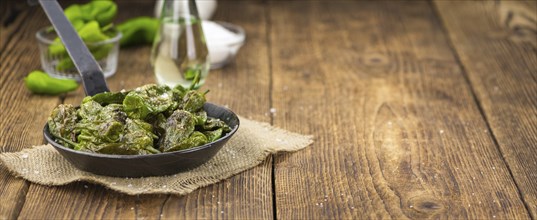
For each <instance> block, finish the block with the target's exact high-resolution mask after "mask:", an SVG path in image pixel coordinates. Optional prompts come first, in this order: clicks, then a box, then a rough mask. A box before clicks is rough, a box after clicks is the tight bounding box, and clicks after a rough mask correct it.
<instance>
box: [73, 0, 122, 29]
mask: <svg viewBox="0 0 537 220" xmlns="http://www.w3.org/2000/svg"><path fill="white" fill-rule="evenodd" d="M64 13H65V16H66V17H67V19H69V21H71V22H72V23H73V22H79V21H82V22H84V23H86V22H89V21H97V22H99V24H100V25H101V26H105V25H107V24H110V23H111V22H112V20H114V17H115V16H116V14H117V5H116V3H115V2H113V1H104V0H93V1H91V2H89V3H86V4H83V5H79V4H72V5H70V6H69V7H67V8H66V9H65V10H64Z"/></svg>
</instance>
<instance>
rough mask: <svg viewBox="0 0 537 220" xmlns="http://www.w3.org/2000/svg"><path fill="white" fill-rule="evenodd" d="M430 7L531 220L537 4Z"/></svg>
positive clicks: (536, 190)
mask: <svg viewBox="0 0 537 220" xmlns="http://www.w3.org/2000/svg"><path fill="white" fill-rule="evenodd" d="M436 6H437V8H438V12H439V14H440V16H441V18H442V20H443V22H444V24H445V26H446V29H447V30H448V32H449V37H450V39H451V41H452V42H453V45H454V48H455V49H456V51H457V54H458V55H459V57H460V62H461V63H462V65H463V66H464V68H465V70H466V74H467V75H468V78H469V81H470V83H471V85H472V87H473V89H474V92H475V95H476V97H477V99H478V101H479V103H480V106H481V108H482V110H483V112H484V114H485V116H486V118H487V121H488V123H489V126H490V129H491V130H492V133H493V134H494V137H495V138H496V140H497V142H498V144H499V147H500V149H501V152H502V155H503V158H504V159H505V161H506V162H507V164H508V165H509V168H510V170H511V173H512V175H513V177H514V179H515V182H516V183H517V185H518V188H519V190H520V193H521V195H522V197H523V199H524V201H525V203H526V206H527V207H528V208H529V210H530V211H531V215H532V217H533V218H534V219H535V218H537V184H536V183H537V174H536V173H535V171H536V170H537V162H536V161H537V148H535V147H536V146H537V2H536V1H502V2H492V1H484V2H450V1H436ZM460 21H473V22H460Z"/></svg>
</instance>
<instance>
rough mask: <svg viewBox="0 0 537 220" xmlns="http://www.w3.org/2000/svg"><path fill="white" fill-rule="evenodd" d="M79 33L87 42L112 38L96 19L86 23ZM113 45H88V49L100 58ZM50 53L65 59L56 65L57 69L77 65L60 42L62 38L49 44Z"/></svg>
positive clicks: (96, 57)
mask: <svg viewBox="0 0 537 220" xmlns="http://www.w3.org/2000/svg"><path fill="white" fill-rule="evenodd" d="M78 35H79V36H80V38H81V39H82V40H83V41H84V42H85V43H86V44H87V43H90V44H91V43H96V42H100V41H105V40H108V39H110V37H109V36H108V35H106V34H105V33H103V32H102V30H101V27H100V26H99V23H98V22H96V21H90V22H88V23H86V24H85V25H84V26H83V27H82V28H81V29H80V30H79V31H78ZM112 47H113V46H112V45H111V44H104V45H99V46H88V49H89V50H90V52H91V53H92V54H93V56H94V57H95V59H97V60H99V59H102V58H104V57H106V56H107V55H108V52H109V51H110V50H111V49H112ZM49 55H50V56H59V57H63V59H61V60H60V61H59V62H58V64H57V65H56V69H57V70H60V71H64V70H67V69H70V68H74V67H75V66H74V63H73V61H72V60H71V58H70V57H69V56H68V54H67V50H66V49H65V47H64V46H63V44H62V43H61V42H60V40H55V42H54V43H53V44H51V45H50V46H49Z"/></svg>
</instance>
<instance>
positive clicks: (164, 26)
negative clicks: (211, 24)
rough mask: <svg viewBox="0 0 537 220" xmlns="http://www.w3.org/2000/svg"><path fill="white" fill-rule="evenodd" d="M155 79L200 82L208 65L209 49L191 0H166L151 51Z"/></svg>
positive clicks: (188, 83)
mask: <svg viewBox="0 0 537 220" xmlns="http://www.w3.org/2000/svg"><path fill="white" fill-rule="evenodd" d="M151 64H152V66H153V70H154V73H155V77H156V80H157V83H159V84H164V85H168V86H170V87H175V86H177V85H181V86H183V87H186V88H188V87H190V86H191V84H192V83H193V82H194V81H198V80H199V83H198V84H197V85H196V87H199V86H201V85H203V83H204V82H205V78H206V77H207V75H208V73H209V69H210V60H209V51H208V49H207V44H206V42H205V36H204V35H203V29H202V26H201V19H200V18H199V16H198V11H197V8H196V3H195V1H194V0H165V1H164V4H163V7H162V12H161V16H160V28H159V32H158V33H157V36H155V40H154V43H153V49H152V51H151Z"/></svg>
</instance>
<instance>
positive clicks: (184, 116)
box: [160, 110, 196, 152]
mask: <svg viewBox="0 0 537 220" xmlns="http://www.w3.org/2000/svg"><path fill="white" fill-rule="evenodd" d="M195 127H196V119H195V118H194V116H193V115H192V114H191V113H190V112H188V111H184V110H176V111H175V112H173V114H172V115H171V116H170V117H169V118H168V120H167V121H166V124H165V128H164V129H165V130H166V132H165V134H164V137H163V138H161V142H160V150H161V151H162V152H170V151H176V150H179V149H184V148H183V146H180V143H181V142H182V141H184V140H186V139H187V138H188V137H190V135H191V134H192V132H194V129H195Z"/></svg>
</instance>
